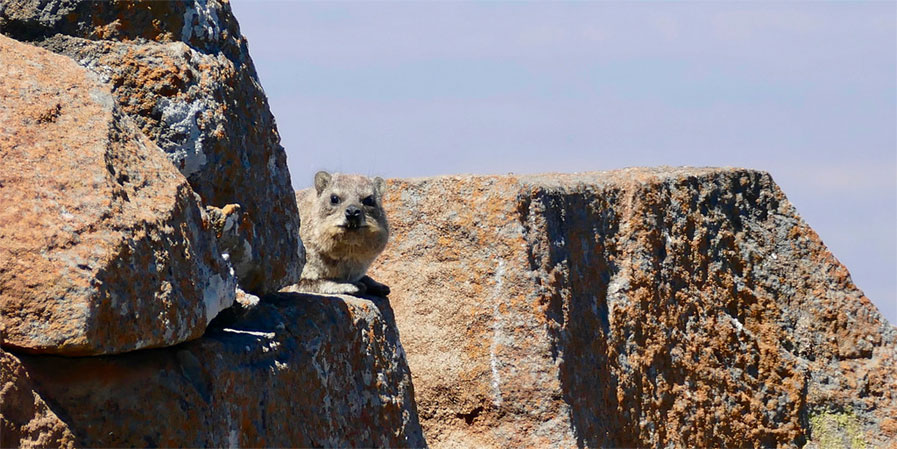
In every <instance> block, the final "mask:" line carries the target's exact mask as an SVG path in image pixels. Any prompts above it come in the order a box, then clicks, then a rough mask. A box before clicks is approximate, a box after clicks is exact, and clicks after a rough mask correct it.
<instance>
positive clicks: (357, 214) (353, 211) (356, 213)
mask: <svg viewBox="0 0 897 449" xmlns="http://www.w3.org/2000/svg"><path fill="white" fill-rule="evenodd" d="M346 218H348V219H349V220H358V219H359V218H361V209H359V208H357V207H355V206H349V207H347V208H346Z"/></svg>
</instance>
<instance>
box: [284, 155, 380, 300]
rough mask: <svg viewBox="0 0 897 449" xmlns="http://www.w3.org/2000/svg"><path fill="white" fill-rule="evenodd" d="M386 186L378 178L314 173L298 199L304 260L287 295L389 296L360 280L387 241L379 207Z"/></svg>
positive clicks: (367, 280)
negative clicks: (310, 186) (309, 186)
mask: <svg viewBox="0 0 897 449" xmlns="http://www.w3.org/2000/svg"><path fill="white" fill-rule="evenodd" d="M385 186H386V183H385V182H384V181H383V179H381V178H374V179H370V178H367V177H364V176H358V175H344V174H339V173H336V174H333V175H331V174H330V173H327V172H324V171H320V172H318V173H316V174H315V187H314V188H313V189H305V190H302V191H301V192H299V193H298V194H297V197H298V198H297V202H298V204H299V218H300V220H301V223H302V224H301V225H300V226H299V235H300V237H302V242H303V243H304V244H305V250H306V257H307V261H306V262H305V268H304V269H303V270H302V278H301V280H300V282H299V284H298V285H296V286H295V287H293V288H290V290H294V291H303V292H311V293H325V294H349V295H363V294H366V293H367V294H371V295H377V296H386V295H388V294H389V287H387V286H386V285H383V284H381V283H379V282H376V281H374V280H373V279H371V278H370V277H369V276H366V275H365V272H367V269H368V267H369V266H371V263H372V262H373V261H374V259H375V258H376V257H377V255H378V254H380V252H381V251H383V248H384V247H385V246H386V240H387V239H388V238H389V225H388V224H387V222H386V214H385V213H384V212H383V206H382V203H381V196H382V194H383V190H384V188H385Z"/></svg>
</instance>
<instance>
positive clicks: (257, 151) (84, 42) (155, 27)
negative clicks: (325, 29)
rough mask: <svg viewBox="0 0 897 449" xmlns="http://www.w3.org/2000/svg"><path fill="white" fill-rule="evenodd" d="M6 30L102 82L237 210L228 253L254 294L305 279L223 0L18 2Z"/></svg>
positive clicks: (214, 200) (202, 190)
mask: <svg viewBox="0 0 897 449" xmlns="http://www.w3.org/2000/svg"><path fill="white" fill-rule="evenodd" d="M0 32H2V33H4V34H6V35H7V36H10V37H13V38H15V39H18V40H22V41H27V42H31V43H34V44H35V45H39V46H41V47H44V48H47V49H49V50H52V51H54V52H57V53H60V54H64V55H67V56H69V57H71V58H73V59H74V60H75V61H77V62H78V63H79V64H82V65H84V66H86V67H88V68H90V69H91V70H92V71H94V72H95V73H97V74H98V75H100V77H101V78H102V79H103V80H105V81H108V82H109V83H110V84H111V86H112V94H113V98H114V99H115V101H116V102H117V103H118V105H119V107H120V108H121V110H122V111H123V112H124V113H125V114H126V115H128V116H129V117H131V118H132V119H133V120H134V121H135V122H136V123H137V125H138V126H139V128H140V129H141V130H142V131H143V132H144V133H145V134H146V135H147V136H149V137H150V139H151V140H152V141H153V142H155V143H156V144H157V145H158V147H159V148H161V149H162V150H163V151H164V152H165V154H166V155H167V156H168V158H169V159H170V160H171V162H173V163H174V165H175V166H176V167H178V168H179V169H180V171H181V173H183V174H184V176H186V177H187V179H188V180H189V182H190V185H191V186H192V187H193V189H194V190H195V191H196V192H197V193H198V194H199V195H200V196H201V197H202V200H203V202H204V205H205V206H208V207H211V208H217V209H223V208H225V207H227V206H229V205H237V206H238V207H239V208H240V211H241V213H240V215H239V216H238V217H237V218H238V219H239V223H238V226H237V227H234V228H233V230H232V231H231V232H229V233H228V235H227V236H226V237H225V238H224V239H223V240H222V242H221V244H222V247H223V251H225V252H227V253H229V255H230V258H231V262H232V264H233V267H234V270H235V272H236V275H237V278H238V279H239V281H240V284H241V286H242V287H243V288H244V289H245V290H247V291H250V292H254V293H259V294H261V293H265V292H273V291H277V290H278V289H279V288H280V287H283V286H285V285H289V284H292V283H295V282H296V281H298V279H299V274H300V273H301V272H302V265H303V264H304V257H305V256H304V250H303V248H302V244H301V243H300V241H299V237H298V235H299V232H298V229H299V215H298V212H297V210H296V204H295V201H294V199H293V192H292V187H291V183H290V174H289V172H288V170H287V165H286V155H285V153H284V150H283V148H282V147H281V146H280V137H279V135H278V133H277V127H276V125H275V123H274V118H273V116H272V115H271V112H270V110H269V109H268V102H267V99H266V97H265V94H264V92H263V90H262V87H261V85H260V84H259V81H258V77H257V75H256V72H255V68H254V66H253V64H252V60H251V58H250V57H249V52H248V49H247V44H246V39H245V38H243V36H241V35H240V29H239V26H238V24H237V21H236V19H235V18H234V16H233V14H232V12H231V9H230V5H229V4H228V3H227V2H226V1H217V0H208V1H206V0H195V1H186V2H153V1H149V2H146V1H144V2H135V1H116V2H95V1H80V0H10V1H4V2H2V3H0ZM214 211H215V209H213V213H215V212H214Z"/></svg>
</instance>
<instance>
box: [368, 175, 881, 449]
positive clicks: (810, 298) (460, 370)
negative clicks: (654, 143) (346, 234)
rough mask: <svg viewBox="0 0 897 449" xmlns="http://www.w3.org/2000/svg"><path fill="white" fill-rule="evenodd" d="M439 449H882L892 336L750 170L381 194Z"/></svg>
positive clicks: (475, 182) (390, 280) (394, 279)
mask: <svg viewBox="0 0 897 449" xmlns="http://www.w3.org/2000/svg"><path fill="white" fill-rule="evenodd" d="M387 190H388V193H387V195H386V199H385V208H386V210H387V213H388V216H389V220H390V225H391V230H392V237H391V242H390V244H389V246H388V247H387V249H386V251H385V252H384V253H383V254H382V255H381V256H380V258H379V259H378V261H377V262H376V263H375V266H374V267H372V270H371V273H370V274H371V275H372V277H374V278H375V279H376V280H378V281H381V282H384V283H386V284H388V285H390V286H391V288H392V294H391V301H392V305H393V308H394V310H395V313H396V317H397V322H398V324H399V329H400V331H401V334H402V338H403V343H404V347H405V349H406V351H407V354H408V364H409V366H410V367H411V371H412V372H413V373H414V381H415V387H416V388H415V389H416V392H417V400H418V407H419V410H420V414H421V420H422V425H423V427H424V431H425V432H426V434H427V438H428V440H429V441H430V443H431V444H432V445H433V446H434V447H573V446H579V447H774V446H801V445H804V444H805V443H811V444H813V445H819V446H823V447H824V446H825V445H826V444H833V446H830V447H850V446H851V445H854V446H853V447H861V446H862V445H884V444H886V443H888V442H891V443H893V442H894V441H897V421H895V419H894V417H895V416H897V392H895V391H894V388H893V387H894V379H897V349H895V348H897V330H895V328H894V327H893V326H891V325H890V324H888V323H887V322H886V321H885V320H884V319H883V318H882V316H881V315H880V314H879V312H878V311H877V310H876V309H875V307H874V306H873V305H872V304H871V303H870V301H869V300H868V299H867V298H866V297H865V296H864V295H863V293H862V292H861V291H860V290H859V289H858V288H857V287H856V286H855V285H854V284H853V282H852V281H851V278H850V275H849V273H848V271H847V269H846V268H845V267H844V266H843V265H841V264H840V263H839V262H838V261H837V259H835V258H834V257H833V256H832V255H831V253H830V252H829V251H828V250H827V249H826V247H825V246H824V245H823V243H822V242H821V241H820V239H819V237H818V236H817V235H816V233H815V232H813V230H812V229H810V228H809V226H807V224H806V223H805V222H803V221H802V220H801V219H800V217H799V216H798V215H797V213H796V211H795V210H794V207H793V206H792V205H791V204H790V203H789V202H788V200H787V199H786V198H785V195H784V194H783V193H782V192H781V190H779V188H778V187H777V186H776V185H775V183H774V182H773V180H772V179H771V177H770V176H769V175H768V174H766V173H762V172H756V171H750V170H741V169H696V168H694V169H691V168H690V169H674V168H658V169H627V170H620V171H614V172H606V173H590V174H580V175H544V176H520V177H517V176H484V177H473V176H450V177H438V178H426V179H414V180H393V181H391V182H390V183H389V187H388V189H387Z"/></svg>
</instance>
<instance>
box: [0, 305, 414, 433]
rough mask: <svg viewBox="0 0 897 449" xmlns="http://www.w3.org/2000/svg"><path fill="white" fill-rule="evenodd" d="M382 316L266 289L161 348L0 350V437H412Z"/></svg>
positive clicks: (406, 391) (408, 404)
mask: <svg viewBox="0 0 897 449" xmlns="http://www.w3.org/2000/svg"><path fill="white" fill-rule="evenodd" d="M393 320H394V318H393V315H392V311H391V309H390V307H389V303H388V302H387V301H386V300H384V299H377V298H373V299H361V298H354V297H324V296H307V295H299V294H277V295H272V296H269V297H265V298H262V300H261V301H259V302H258V303H257V304H256V305H254V306H250V307H247V308H240V309H238V310H234V311H231V312H229V313H227V314H222V316H221V317H219V318H218V319H216V320H215V322H213V324H212V325H211V326H210V328H209V331H208V333H207V334H206V335H205V336H204V337H203V338H201V339H199V340H195V341H192V342H190V343H186V344H183V345H178V346H175V347H171V348H165V349H153V350H146V351H137V352H133V353H129V354H124V355H118V356H104V357H89V358H64V357H48V356H28V355H17V356H14V355H11V354H0V355H2V362H3V373H4V375H3V378H2V384H0V401H2V404H3V413H2V417H0V422H2V425H3V427H2V430H3V441H2V446H3V447H16V446H19V447H22V446H25V447H29V446H30V447H35V446H36V447H40V446H46V445H54V446H55V445H59V446H72V445H74V446H76V447H145V446H153V447H156V446H160V447H422V446H425V445H426V442H425V441H424V439H423V435H422V433H421V428H420V424H419V423H418V420H417V410H416V408H415V404H414V391H413V387H412V385H411V377H410V374H409V371H408V366H407V364H406V363H405V359H404V355H403V351H402V346H401V344H400V343H399V338H398V334H397V333H396V330H395V329H396V328H395V322H394V321H393ZM7 371H9V372H11V373H12V375H11V376H8V375H7V374H6V373H7ZM23 379H24V380H23ZM26 382H27V383H30V384H31V385H30V386H29V385H28V384H27V383H26ZM32 398H33V399H32ZM26 399H27V400H29V401H33V403H35V404H38V405H36V406H29V407H25V402H24V401H25V400H26ZM46 404H50V406H49V407H48V406H47V405H46ZM22 423H27V424H22ZM31 429H35V430H31ZM20 435H25V436H20ZM26 436H27V438H26ZM17 438H19V439H17Z"/></svg>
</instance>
